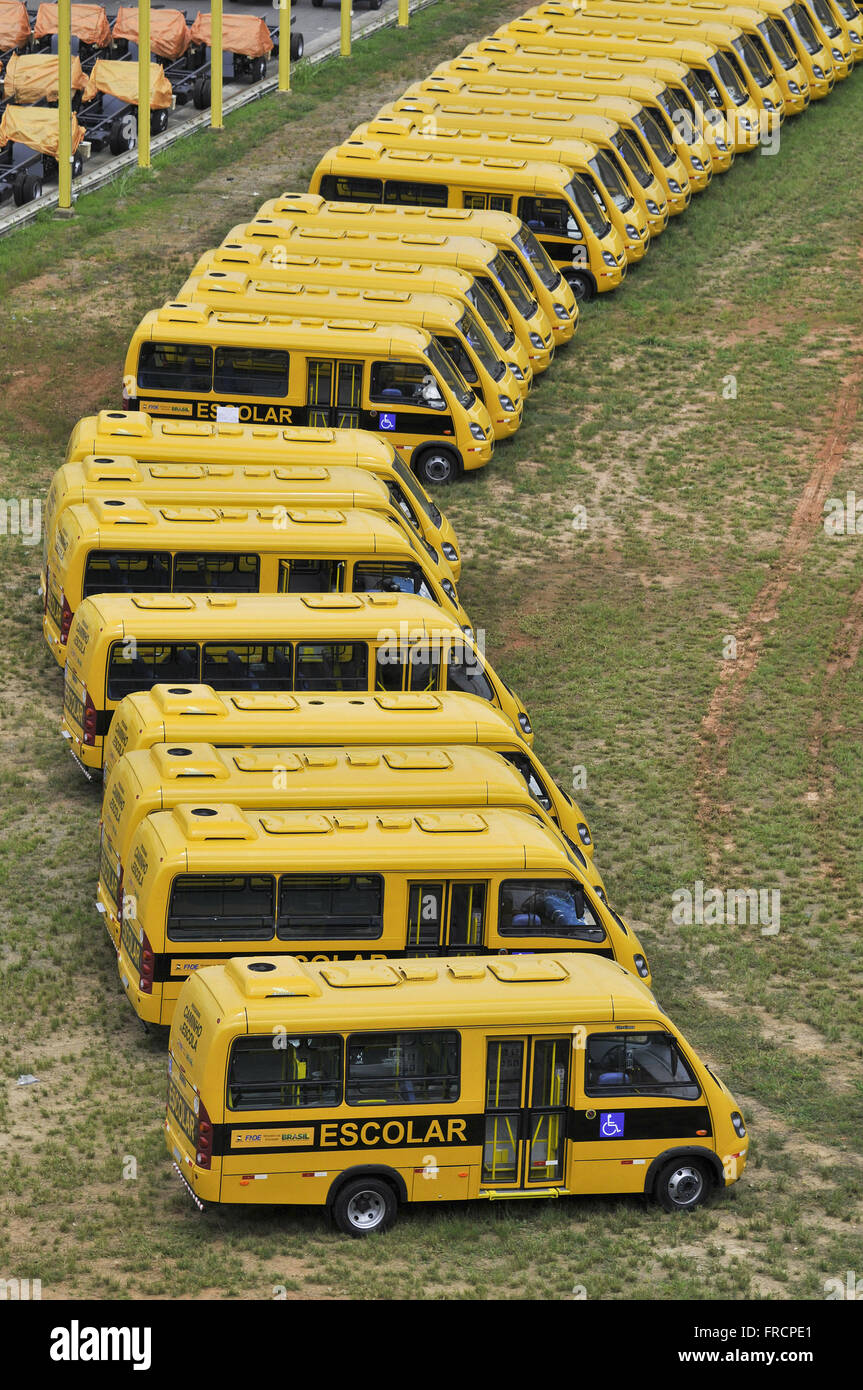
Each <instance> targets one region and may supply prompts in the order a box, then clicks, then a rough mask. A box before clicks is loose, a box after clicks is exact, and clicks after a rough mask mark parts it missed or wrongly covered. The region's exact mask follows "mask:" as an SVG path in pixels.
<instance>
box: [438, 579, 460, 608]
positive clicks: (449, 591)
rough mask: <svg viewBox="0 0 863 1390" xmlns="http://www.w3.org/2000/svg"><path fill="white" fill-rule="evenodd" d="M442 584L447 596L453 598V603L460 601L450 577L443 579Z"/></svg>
mask: <svg viewBox="0 0 863 1390" xmlns="http://www.w3.org/2000/svg"><path fill="white" fill-rule="evenodd" d="M440 586H441V588H442V589H443V591H444V593H445V594H446V596H447V598H451V599H452V601H453V603H458V595H457V594H456V591H455V585H454V584H453V583H452V582H451V581H450V580H449V579H442V580H441V582H440Z"/></svg>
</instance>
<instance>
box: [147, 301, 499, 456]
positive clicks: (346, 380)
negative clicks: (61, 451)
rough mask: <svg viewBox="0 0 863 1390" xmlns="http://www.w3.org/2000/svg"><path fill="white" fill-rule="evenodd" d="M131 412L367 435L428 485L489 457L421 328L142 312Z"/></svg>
mask: <svg viewBox="0 0 863 1390" xmlns="http://www.w3.org/2000/svg"><path fill="white" fill-rule="evenodd" d="M124 384H125V389H124V399H123V405H124V408H125V409H136V408H138V406H139V405H140V409H141V410H143V411H145V412H146V413H147V414H148V415H157V416H167V417H169V418H174V417H185V418H186V419H190V420H216V421H219V420H231V421H233V422H235V423H240V424H263V425H268V424H272V425H312V426H314V427H322V428H325V429H326V428H333V427H336V428H339V429H362V430H372V431H373V432H374V433H376V434H379V435H380V436H381V437H383V438H389V439H390V441H391V443H392V444H393V445H394V446H395V447H396V448H397V449H398V450H399V452H400V453H401V454H403V455H404V457H405V458H406V459H407V460H408V461H409V462H410V464H411V467H412V468H413V469H414V471H415V472H416V473H417V475H418V476H419V478H420V480H421V482H423V483H429V482H433V483H445V482H451V481H452V480H453V478H455V477H456V476H457V475H458V474H459V473H460V472H461V471H462V469H473V468H481V467H482V466H483V464H486V463H488V461H489V459H490V458H491V456H492V452H493V450H494V433H493V431H492V427H491V421H490V419H489V417H488V411H487V410H486V408H485V406H484V405H483V404H482V402H481V401H479V400H478V399H477V397H476V395H475V393H474V392H473V391H472V390H471V388H470V387H469V386H468V384H467V382H466V381H465V380H464V377H463V376H462V375H461V374H460V372H458V371H457V370H456V368H455V367H453V365H452V363H451V362H450V359H449V358H448V357H447V356H446V354H445V353H443V352H441V350H440V349H439V348H438V347H437V345H436V344H435V343H434V342H433V340H432V338H431V336H430V335H429V334H428V333H426V332H425V331H424V330H423V329H421V328H410V327H408V326H407V325H402V324H379V323H376V322H375V321H374V320H373V319H353V320H352V319H341V320H339V321H337V322H335V323H328V322H327V321H326V320H325V319H320V318H315V317H314V315H312V314H308V315H306V316H304V317H303V318H302V319H300V320H296V319H288V318H282V317H281V316H279V315H271V316H269V317H267V316H265V315H262V314H242V313H227V312H224V311H223V312H221V313H216V312H214V311H212V310H210V309H209V308H208V307H207V306H206V305H204V304H184V303H182V302H180V301H175V302H172V303H170V304H166V305H165V306H164V307H163V308H162V309H157V310H153V311H151V312H150V313H148V314H145V316H144V318H143V319H142V320H141V322H140V323H139V324H138V327H137V328H136V329H135V332H134V333H133V335H132V340H131V342H130V344H129V350H128V352H127V354H126V366H125V372H124Z"/></svg>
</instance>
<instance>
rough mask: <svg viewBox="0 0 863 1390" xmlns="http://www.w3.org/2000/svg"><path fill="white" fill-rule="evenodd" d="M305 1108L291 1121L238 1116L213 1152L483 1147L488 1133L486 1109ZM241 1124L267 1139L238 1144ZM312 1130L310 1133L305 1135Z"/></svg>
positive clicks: (223, 1127) (222, 1129) (218, 1129)
mask: <svg viewBox="0 0 863 1390" xmlns="http://www.w3.org/2000/svg"><path fill="white" fill-rule="evenodd" d="M301 1113H302V1112H300V1111H294V1116H295V1118H293V1119H292V1120H290V1121H284V1120H274V1121H269V1120H268V1121H264V1122H260V1123H259V1122H256V1121H254V1120H249V1122H248V1123H247V1124H243V1123H242V1122H237V1121H236V1120H234V1121H232V1122H231V1123H230V1124H217V1125H214V1126H213V1153H214V1154H216V1155H219V1156H221V1157H225V1156H226V1155H228V1154H230V1155H231V1156H232V1157H237V1156H239V1155H243V1154H248V1156H249V1158H250V1159H252V1158H254V1157H256V1156H257V1155H258V1154H287V1153H322V1154H324V1153H326V1152H327V1151H328V1150H332V1152H333V1153H347V1152H362V1153H368V1152H371V1151H373V1150H375V1149H404V1148H415V1149H417V1150H418V1151H419V1150H420V1149H423V1148H428V1147H430V1146H431V1145H435V1146H436V1147H438V1148H440V1147H445V1148H470V1147H478V1146H480V1145H481V1144H482V1143H483V1140H484V1137H485V1120H486V1117H485V1115H482V1114H480V1115H458V1114H453V1113H452V1112H450V1113H448V1114H445V1115H427V1114H426V1115H420V1114H413V1115H384V1116H383V1117H382V1118H380V1119H378V1118H368V1119H366V1118H364V1117H363V1116H362V1115H361V1114H360V1115H357V1116H356V1118H350V1119H338V1120H315V1119H305V1118H296V1116H297V1115H301ZM235 1130H240V1131H245V1132H248V1133H249V1134H251V1135H252V1136H253V1137H256V1136H258V1135H260V1136H261V1139H262V1141H264V1142H261V1143H260V1144H258V1143H249V1144H243V1145H241V1146H237V1147H236V1148H234V1147H232V1144H231V1139H232V1135H233V1133H234V1131H235ZM280 1133H283V1134H284V1135H285V1136H286V1137H285V1141H284V1142H283V1143H275V1144H268V1143H266V1142H265V1141H266V1139H267V1138H268V1137H269V1136H271V1135H272V1136H273V1137H275V1136H276V1135H278V1134H280ZM309 1134H310V1136H311V1137H310V1138H309V1139H305V1136H306V1135H309Z"/></svg>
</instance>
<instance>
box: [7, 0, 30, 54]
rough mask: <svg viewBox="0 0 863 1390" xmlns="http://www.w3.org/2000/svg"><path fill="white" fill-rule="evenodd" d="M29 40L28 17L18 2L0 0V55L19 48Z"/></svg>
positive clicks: (14, 0)
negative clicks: (9, 49)
mask: <svg viewBox="0 0 863 1390" xmlns="http://www.w3.org/2000/svg"><path fill="white" fill-rule="evenodd" d="M29 38H30V16H29V15H28V13H27V10H26V9H25V7H24V5H23V4H19V3H18V0H0V53H5V52H6V49H7V48H20V47H21V44H22V43H26V42H27V40H28V39H29Z"/></svg>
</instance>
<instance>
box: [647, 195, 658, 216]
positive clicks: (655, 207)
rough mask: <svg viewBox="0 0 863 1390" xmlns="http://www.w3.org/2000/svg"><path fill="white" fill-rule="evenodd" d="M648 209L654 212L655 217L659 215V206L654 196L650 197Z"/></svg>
mask: <svg viewBox="0 0 863 1390" xmlns="http://www.w3.org/2000/svg"><path fill="white" fill-rule="evenodd" d="M647 211H648V212H652V213H653V216H654V217H658V216H659V207H658V205H657V204H656V203H655V202H654V201H653V199H652V198H648V200H647Z"/></svg>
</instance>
